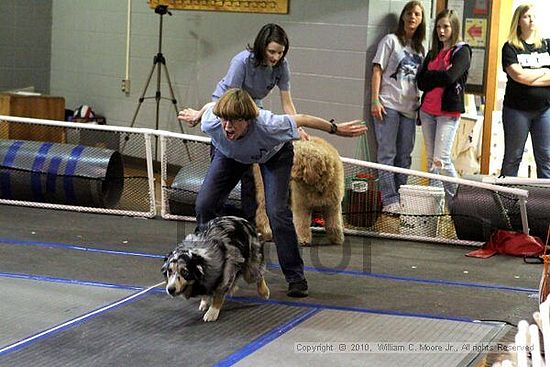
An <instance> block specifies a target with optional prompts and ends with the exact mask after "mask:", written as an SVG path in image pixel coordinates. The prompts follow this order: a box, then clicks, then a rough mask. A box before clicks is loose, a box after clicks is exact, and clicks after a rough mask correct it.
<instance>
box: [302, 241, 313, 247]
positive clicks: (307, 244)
mask: <svg viewBox="0 0 550 367" xmlns="http://www.w3.org/2000/svg"><path fill="white" fill-rule="evenodd" d="M300 246H302V247H310V246H311V242H308V241H300Z"/></svg>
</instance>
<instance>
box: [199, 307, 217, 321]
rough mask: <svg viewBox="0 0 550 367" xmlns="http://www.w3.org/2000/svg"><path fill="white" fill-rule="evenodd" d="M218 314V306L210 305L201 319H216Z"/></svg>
mask: <svg viewBox="0 0 550 367" xmlns="http://www.w3.org/2000/svg"><path fill="white" fill-rule="evenodd" d="M219 315H220V310H219V309H218V308H214V307H210V308H209V309H208V311H206V313H205V314H204V316H203V317H202V319H203V320H204V321H205V322H210V321H216V320H217V319H218V316H219Z"/></svg>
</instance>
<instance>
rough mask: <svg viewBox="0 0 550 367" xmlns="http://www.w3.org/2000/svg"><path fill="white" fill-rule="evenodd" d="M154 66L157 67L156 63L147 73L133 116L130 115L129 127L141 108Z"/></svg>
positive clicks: (132, 124)
mask: <svg viewBox="0 0 550 367" xmlns="http://www.w3.org/2000/svg"><path fill="white" fill-rule="evenodd" d="M156 67H157V64H156V63H154V64H153V67H152V68H151V72H150V73H149V77H148V78H147V82H145V87H144V88H143V92H142V93H141V97H139V103H138V105H137V107H136V111H135V112H134V116H133V117H132V123H131V124H130V127H134V124H135V123H136V118H137V115H138V113H139V109H140V108H141V104H142V103H143V101H144V100H145V93H147V88H149V83H150V82H151V77H152V76H153V72H154V71H155V68H156ZM159 70H160V69H159Z"/></svg>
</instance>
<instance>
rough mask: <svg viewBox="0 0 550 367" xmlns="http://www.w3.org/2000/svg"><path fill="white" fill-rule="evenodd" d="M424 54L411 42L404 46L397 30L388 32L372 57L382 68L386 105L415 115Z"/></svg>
mask: <svg viewBox="0 0 550 367" xmlns="http://www.w3.org/2000/svg"><path fill="white" fill-rule="evenodd" d="M423 60H424V55H422V54H421V53H418V52H416V51H415V50H413V49H412V48H411V47H410V46H408V45H407V46H405V47H403V46H402V45H401V43H400V42H399V39H398V38H397V36H396V35H395V34H393V33H392V34H388V35H386V36H385V37H384V38H382V40H381V41H380V43H379V44H378V48H377V50H376V55H375V56H374V59H373V60H372V63H373V64H378V65H380V67H381V68H382V81H381V83H380V93H379V98H380V102H381V103H382V105H383V106H384V107H389V108H391V109H393V110H396V111H399V112H401V113H402V114H403V115H405V116H407V117H410V118H414V117H415V116H416V110H417V109H418V107H419V106H420V92H419V90H418V88H417V86H416V73H417V71H418V69H420V67H421V66H422V61H423Z"/></svg>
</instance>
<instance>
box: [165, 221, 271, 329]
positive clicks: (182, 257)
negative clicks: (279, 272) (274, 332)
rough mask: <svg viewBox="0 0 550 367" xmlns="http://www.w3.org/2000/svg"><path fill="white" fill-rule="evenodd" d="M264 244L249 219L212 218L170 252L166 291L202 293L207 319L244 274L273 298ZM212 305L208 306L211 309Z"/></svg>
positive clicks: (263, 294) (215, 315)
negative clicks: (202, 227)
mask: <svg viewBox="0 0 550 367" xmlns="http://www.w3.org/2000/svg"><path fill="white" fill-rule="evenodd" d="M264 271H265V266H264V261H263V247H262V243H261V242H260V239H259V238H258V235H257V233H256V229H255V228H254V226H253V225H251V224H250V223H249V222H248V221H246V220H245V219H242V218H238V217H232V216H226V217H218V218H215V219H212V220H211V221H210V222H208V224H207V226H206V228H205V230H204V231H202V232H201V233H199V234H198V235H195V234H190V235H188V236H187V237H186V238H185V240H184V241H183V242H182V243H180V244H179V245H178V246H177V247H176V248H175V249H174V251H172V252H171V253H170V254H168V255H167V256H166V258H165V261H164V265H163V266H162V273H163V274H164V277H165V279H166V292H167V293H168V294H169V295H171V296H172V297H175V296H179V295H183V296H185V298H191V297H201V302H200V306H199V310H200V311H206V313H205V314H204V316H203V320H204V321H216V320H217V318H218V315H219V313H220V309H221V307H222V304H223V300H224V296H225V295H226V294H232V292H233V290H234V289H235V286H236V283H237V280H238V279H239V277H240V276H241V275H242V276H243V278H244V280H246V282H248V283H253V282H255V283H256V287H257V290H258V294H259V295H260V296H261V297H263V298H265V299H267V298H269V288H268V287H267V284H266V283H265V280H264V276H263V274H264ZM207 309H208V310H207Z"/></svg>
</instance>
